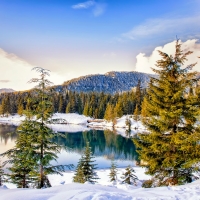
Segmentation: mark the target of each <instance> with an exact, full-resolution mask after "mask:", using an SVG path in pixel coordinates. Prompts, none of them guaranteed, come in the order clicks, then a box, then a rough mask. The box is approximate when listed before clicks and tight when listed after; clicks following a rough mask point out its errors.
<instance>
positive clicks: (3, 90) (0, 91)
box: [0, 88, 15, 94]
mask: <svg viewBox="0 0 200 200" xmlns="http://www.w3.org/2000/svg"><path fill="white" fill-rule="evenodd" d="M9 92H15V90H13V89H11V88H1V89H0V94H1V93H9Z"/></svg>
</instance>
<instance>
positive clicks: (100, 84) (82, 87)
mask: <svg viewBox="0 0 200 200" xmlns="http://www.w3.org/2000/svg"><path fill="white" fill-rule="evenodd" d="M150 76H153V75H151V74H146V73H141V72H135V71H132V72H116V71H112V72H108V73H106V74H94V75H86V76H81V77H79V78H74V79H72V80H69V81H66V82H64V83H63V85H60V86H56V87H55V89H56V90H57V91H63V90H69V91H76V92H105V93H110V94H114V93H117V92H124V91H129V90H131V89H133V88H134V87H136V85H137V83H138V81H139V80H140V81H141V86H142V87H143V88H145V87H146V86H147V84H148V82H149V80H150Z"/></svg>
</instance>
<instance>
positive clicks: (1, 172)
mask: <svg viewBox="0 0 200 200" xmlns="http://www.w3.org/2000/svg"><path fill="white" fill-rule="evenodd" d="M4 175H5V173H4V170H3V165H2V164H1V163H0V186H2V185H3V182H5V177H4Z"/></svg>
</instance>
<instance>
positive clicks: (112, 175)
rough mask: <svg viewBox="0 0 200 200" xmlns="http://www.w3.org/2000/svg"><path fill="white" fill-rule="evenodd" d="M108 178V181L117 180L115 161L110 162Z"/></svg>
mask: <svg viewBox="0 0 200 200" xmlns="http://www.w3.org/2000/svg"><path fill="white" fill-rule="evenodd" d="M109 178H110V182H115V181H117V165H116V163H115V162H112V163H111V168H110V173H109Z"/></svg>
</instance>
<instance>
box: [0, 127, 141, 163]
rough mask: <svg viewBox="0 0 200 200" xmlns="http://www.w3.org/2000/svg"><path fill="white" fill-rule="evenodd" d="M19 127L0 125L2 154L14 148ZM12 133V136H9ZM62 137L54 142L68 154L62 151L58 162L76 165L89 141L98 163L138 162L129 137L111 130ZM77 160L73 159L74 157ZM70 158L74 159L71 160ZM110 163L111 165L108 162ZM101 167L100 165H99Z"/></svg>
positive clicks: (62, 133) (90, 131)
mask: <svg viewBox="0 0 200 200" xmlns="http://www.w3.org/2000/svg"><path fill="white" fill-rule="evenodd" d="M16 129H17V127H16V126H13V125H8V124H0V153H3V152H4V151H6V150H8V149H9V148H12V147H13V146H14V142H15V140H16V138H17V135H16V133H15V131H16ZM8 133H12V134H8ZM60 133H61V135H62V136H57V137H55V138H54V141H55V142H57V143H59V144H60V145H62V146H63V147H66V149H67V152H66V151H65V150H64V148H63V150H62V152H61V153H60V154H59V155H58V156H59V159H58V162H59V163H60V162H61V163H63V162H64V164H66V163H68V164H69V163H73V164H75V165H76V162H77V161H78V159H79V157H80V155H81V154H82V152H83V150H84V147H85V146H86V143H87V141H89V143H90V146H91V148H92V151H93V153H94V156H95V157H96V160H97V161H98V160H99V161H98V162H101V163H103V162H106V163H107V164H106V165H110V161H111V160H113V159H114V160H117V161H131V162H132V161H133V160H137V158H138V154H137V153H136V150H135V145H134V143H133V141H132V139H131V137H130V135H129V138H128V137H124V136H122V135H120V134H117V133H116V132H114V131H110V130H89V131H83V132H76V133H74V132H73V133H70V132H60ZM74 156H75V157H76V158H73V157H74ZM69 158H73V159H74V160H73V159H70V160H69ZM107 161H109V163H108V162H107ZM61 163H60V164H61ZM98 165H99V163H98Z"/></svg>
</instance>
